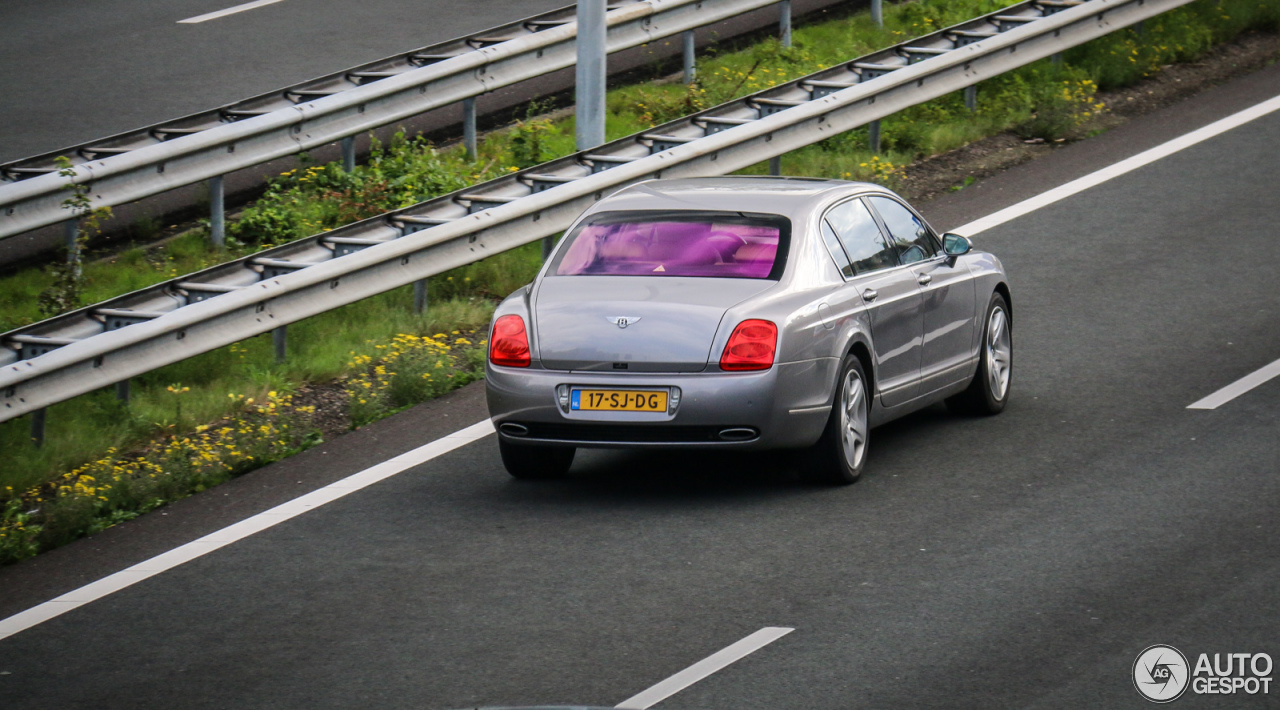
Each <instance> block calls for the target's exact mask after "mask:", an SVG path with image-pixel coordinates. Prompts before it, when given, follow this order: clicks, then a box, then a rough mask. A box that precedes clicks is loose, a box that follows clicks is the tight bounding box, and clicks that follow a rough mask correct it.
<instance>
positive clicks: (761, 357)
mask: <svg viewBox="0 0 1280 710" xmlns="http://www.w3.org/2000/svg"><path fill="white" fill-rule="evenodd" d="M777 346H778V326H776V325H774V324H773V323H771V322H769V321H767V320H756V319H752V320H744V321H742V322H741V323H739V324H738V327H737V328H734V329H733V335H730V336H729V342H728V343H727V344H726V345H725V346H724V354H723V355H721V356H720V369H722V370H733V371H742V370H768V369H769V368H771V367H773V354H774V350H775V349H776V348H777Z"/></svg>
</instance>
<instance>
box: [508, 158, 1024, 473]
mask: <svg viewBox="0 0 1280 710" xmlns="http://www.w3.org/2000/svg"><path fill="white" fill-rule="evenodd" d="M1011 306H1012V300H1011V298H1010V293H1009V286H1008V281H1007V279H1006V277H1005V272H1004V268H1003V267H1002V266H1001V264H1000V260H999V259H997V258H996V257H995V256H993V255H991V254H988V253H985V252H981V251H976V250H974V249H973V248H972V246H971V244H970V242H969V240H968V239H966V238H965V237H962V236H958V235H954V234H945V235H942V236H941V237H939V236H938V235H937V233H936V232H934V231H933V230H932V229H931V228H930V227H929V225H928V224H927V223H926V222H925V220H924V219H923V218H922V217H921V216H920V215H919V214H918V213H917V212H916V211H915V210H913V209H912V208H911V207H910V206H909V205H907V204H906V202H904V201H903V200H902V198H900V197H898V196H897V195H895V194H894V193H893V192H891V191H889V190H887V189H885V188H883V187H880V186H877V185H872V184H867V183H852V182H844V181H838V180H816V179H807V178H764V177H759V178H757V177H725V178H696V179H682V180H653V181H648V182H643V183H639V184H637V185H633V186H630V187H627V188H625V189H623V190H621V191H619V192H617V193H615V194H613V195H611V196H609V197H607V198H605V199H603V200H601V201H599V202H597V203H596V204H595V205H594V206H593V207H592V208H591V209H589V210H587V212H586V214H584V215H582V217H580V218H579V219H578V221H577V222H576V223H574V225H573V226H572V227H570V228H569V230H568V231H567V232H566V233H565V237H564V238H563V239H562V240H561V241H560V243H559V244H558V246H557V247H556V249H555V251H554V252H553V254H552V255H551V258H549V259H548V260H547V263H546V264H545V265H544V266H543V269H542V272H541V273H540V274H538V277H537V279H535V280H534V282H533V283H532V284H530V285H529V286H526V287H524V288H522V289H520V290H518V291H516V292H515V293H513V294H511V296H509V297H508V298H507V299H506V300H505V301H503V302H502V304H501V305H500V306H498V309H497V311H496V312H495V313H494V318H493V324H492V326H491V330H490V334H489V357H488V364H487V366H486V369H485V373H486V380H485V382H486V390H487V395H488V404H489V413H490V415H491V417H492V419H493V422H494V425H495V426H496V428H497V430H498V446H499V447H500V449H501V454H502V461H503V464H504V465H505V466H506V468H507V470H508V471H509V472H510V473H511V475H512V476H515V477H516V478H549V477H554V476H558V475H562V474H564V473H565V472H566V471H567V470H568V469H569V466H570V465H571V464H572V462H573V457H574V453H575V451H576V450H577V448H578V447H608V448H632V447H635V448H639V447H668V448H675V447H702V448H725V449H731V448H732V449H784V448H785V449H797V450H801V451H802V452H803V455H804V462H803V466H802V471H803V472H804V473H805V474H806V476H807V477H809V478H811V479H813V480H817V481H822V482H829V483H852V482H854V481H856V480H857V479H858V477H859V476H860V475H861V473H862V470H863V467H864V465H865V463H866V459H867V443H868V440H869V434H870V430H871V428H872V427H874V426H877V425H879V424H882V423H884V422H886V421H889V420H891V419H893V418H895V417H900V416H902V415H904V414H907V413H909V412H912V411H915V410H918V409H920V408H922V407H925V406H928V405H930V404H933V403H935V402H938V401H941V400H945V401H946V402H947V404H948V405H949V406H950V407H951V408H952V409H954V410H959V411H964V412H969V413H975V414H995V413H998V412H1000V411H1001V410H1002V409H1003V408H1004V406H1005V403H1006V402H1007V401H1008V398H1009V385H1010V379H1011V374H1012V369H1011V368H1012V362H1013V360H1012V356H1013V350H1012V344H1013V340H1012V326H1013V320H1012V308H1011Z"/></svg>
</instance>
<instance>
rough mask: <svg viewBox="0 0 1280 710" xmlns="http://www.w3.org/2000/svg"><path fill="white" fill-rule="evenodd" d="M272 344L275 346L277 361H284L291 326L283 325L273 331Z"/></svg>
mask: <svg viewBox="0 0 1280 710" xmlns="http://www.w3.org/2000/svg"><path fill="white" fill-rule="evenodd" d="M271 344H272V345H274V346H275V350H276V362H284V358H285V355H286V354H287V351H288V348H289V326H287V325H282V326H280V327H279V328H276V329H275V330H273V331H271Z"/></svg>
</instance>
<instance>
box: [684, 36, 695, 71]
mask: <svg viewBox="0 0 1280 710" xmlns="http://www.w3.org/2000/svg"><path fill="white" fill-rule="evenodd" d="M694 49H695V47H694V36H693V30H685V31H684V83H686V84H692V83H693V80H694V78H696V77H697V72H698V67H697V66H696V65H695V64H694V59H695V57H694Z"/></svg>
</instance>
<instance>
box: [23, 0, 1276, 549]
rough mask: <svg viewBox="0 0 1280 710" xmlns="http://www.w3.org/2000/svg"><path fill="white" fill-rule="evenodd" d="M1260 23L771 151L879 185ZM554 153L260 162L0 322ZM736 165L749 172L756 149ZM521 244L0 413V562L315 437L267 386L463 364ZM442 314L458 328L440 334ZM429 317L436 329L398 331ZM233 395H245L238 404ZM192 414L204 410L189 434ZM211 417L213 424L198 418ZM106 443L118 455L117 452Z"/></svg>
mask: <svg viewBox="0 0 1280 710" xmlns="http://www.w3.org/2000/svg"><path fill="white" fill-rule="evenodd" d="M1003 5H1004V3H1000V2H994V1H992V0H948V1H947V2H937V1H917V2H911V3H905V4H898V5H889V6H887V7H886V8H885V27H884V28H883V29H880V28H876V27H875V26H874V25H872V24H871V22H870V20H869V19H868V18H867V16H866V15H865V13H863V14H859V15H855V16H853V17H849V18H842V19H838V20H832V21H827V22H822V23H819V24H815V25H811V26H807V27H800V28H798V29H797V30H796V31H795V34H794V43H795V46H794V47H793V48H790V49H785V48H783V47H781V46H780V45H779V43H778V42H776V41H767V42H763V43H761V44H758V45H756V46H753V47H750V48H747V49H743V50H740V51H734V52H724V53H718V52H715V51H711V52H708V53H707V54H706V55H705V56H704V57H702V58H701V60H700V62H699V80H698V82H697V83H696V84H694V85H692V86H689V87H686V86H684V85H683V84H680V83H666V84H656V83H647V84H640V85H634V86H628V87H623V88H620V89H617V90H614V91H612V92H610V94H609V99H608V106H609V112H610V113H609V117H608V120H607V133H608V136H609V138H610V139H613V138H617V137H621V136H625V135H629V134H632V133H635V132H637V131H641V130H645V129H647V128H650V127H652V126H654V125H656V124H660V123H663V122H666V121H668V120H671V119H674V118H677V117H679V116H682V115H685V114H687V113H690V112H692V111H697V110H700V109H703V108H706V107H710V106H713V105H716V104H718V103H722V102H724V101H727V100H730V99H732V98H736V97H738V96H742V95H746V94H749V93H753V92H755V91H758V90H760V89H763V88H766V87H768V86H771V85H774V84H777V83H779V82H782V81H786V80H789V79H793V78H796V77H799V76H802V75H805V74H808V73H811V72H813V71H815V70H817V69H820V68H823V67H826V66H831V65H834V64H836V63H838V62H841V61H845V60H848V59H850V58H852V57H855V56H858V55H861V54H865V53H867V52H869V51H872V50H874V49H877V48H881V47H884V46H887V45H890V44H894V43H897V42H900V41H902V40H903V39H906V38H909V37H913V36H918V35H921V34H926V33H928V32H932V31H934V30H936V29H938V28H940V27H945V26H947V25H950V24H954V23H956V22H959V21H961V20H963V19H966V18H969V17H973V16H975V15H978V14H981V13H985V12H990V11H993V10H996V9H999V8H1000V7H1002V6H1003ZM1278 24H1280V0H1223V1H1222V2H1214V1H1213V0H1200V1H1199V2H1196V3H1193V4H1191V5H1189V6H1187V7H1185V8H1182V9H1179V10H1176V11H1174V12H1172V13H1168V14H1166V15H1164V16H1161V17H1158V18H1155V19H1152V20H1149V21H1147V23H1146V27H1145V29H1144V33H1143V34H1142V35H1139V34H1138V33H1137V32H1134V31H1121V32H1117V33H1114V34H1112V35H1111V36H1108V37H1105V38H1101V39H1099V40H1096V41H1094V42H1092V43H1090V44H1088V45H1085V46H1082V47H1078V48H1076V49H1074V50H1071V51H1069V52H1067V54H1066V61H1065V62H1064V64H1063V66H1062V67H1060V68H1055V67H1054V66H1052V65H1051V64H1050V63H1049V62H1040V63H1037V64H1036V65H1033V66H1030V67H1026V68H1023V69H1021V70H1019V71H1016V72H1011V73H1009V74H1006V75H1004V76H1001V77H998V78H995V79H992V80H989V81H987V82H984V83H983V84H982V85H980V87H979V102H978V110H977V111H973V112H971V111H968V110H967V109H965V108H964V106H963V101H962V98H961V96H960V95H959V94H955V95H951V96H947V97H943V98H941V99H938V100H936V101H932V102H930V103H928V104H924V105H921V106H917V107H913V108H911V109H908V110H906V111H903V112H901V113H899V114H897V115H895V116H893V117H890V118H888V119H885V120H884V121H883V125H882V136H883V137H882V147H883V151H882V152H881V153H880V154H879V155H874V156H873V155H872V154H871V153H870V152H869V151H868V150H867V146H866V142H867V136H866V130H865V129H859V130H855V131H852V132H850V133H848V134H845V135H841V136H835V137H832V138H829V139H827V140H825V141H823V142H822V143H820V144H817V145H814V146H810V147H808V148H804V149H801V150H798V151H795V152H793V153H791V154H789V155H787V156H785V157H784V158H783V162H782V164H783V170H784V172H785V173H787V174H797V175H812V176H826V177H841V178H851V179H869V180H873V181H877V182H882V183H888V184H890V185H892V184H893V183H894V182H895V180H896V178H897V175H898V170H899V168H900V166H902V165H904V164H906V163H909V162H911V161H913V160H916V159H918V158H920V157H923V156H927V155H931V154H935V153H939V152H943V151H946V150H950V149H952V148H956V147H959V146H962V145H964V144H966V143H968V142H971V141H973V140H976V139H978V138H981V137H984V136H988V135H992V134H995V133H999V132H1002V131H1006V130H1014V131H1017V132H1018V133H1019V134H1021V135H1024V136H1026V137H1039V138H1045V139H1049V140H1056V139H1059V138H1063V137H1075V136H1078V135H1082V134H1085V133H1087V132H1088V131H1089V122H1090V119H1091V117H1092V116H1093V115H1094V114H1095V113H1096V112H1097V111H1099V110H1100V109H1101V107H1100V106H1099V104H1098V103H1097V101H1096V99H1095V93H1096V91H1097V90H1099V89H1100V88H1102V89H1105V88H1112V87H1119V86H1124V85H1128V84H1130V83H1133V82H1135V81H1137V80H1138V79H1141V78H1142V77H1144V76H1146V75H1148V74H1150V73H1152V72H1154V71H1157V70H1158V69H1159V67H1160V66H1162V65H1165V64H1170V63H1174V62H1178V61H1188V60H1192V59H1194V58H1196V57H1197V56H1199V55H1200V54H1202V53H1203V52H1205V51H1206V50H1208V49H1209V48H1210V47H1212V46H1213V45H1214V44H1217V43H1219V42H1222V41H1225V40H1227V39H1230V38H1232V37H1234V36H1236V35H1237V34H1239V33H1240V32H1242V31H1245V30H1249V29H1271V30H1274V29H1275V28H1276V27H1277V25H1278ZM572 152H573V123H572V119H571V118H570V119H563V120H554V121H553V120H549V119H547V118H545V117H537V116H531V117H529V118H527V119H526V120H524V121H521V122H519V123H518V124H517V125H516V126H514V127H513V128H511V129H509V130H505V131H500V132H495V133H493V134H491V135H489V136H487V137H486V139H485V140H484V142H483V143H482V144H481V146H480V150H479V156H478V157H477V159H476V160H474V161H468V160H466V159H465V157H464V156H463V155H462V153H461V151H460V149H456V148H455V149H450V150H438V149H435V148H433V147H432V146H430V145H429V144H427V143H426V142H425V141H423V140H420V139H412V138H405V137H403V136H401V137H397V138H396V139H395V140H394V141H392V143H391V144H390V145H388V146H385V147H376V148H375V150H374V151H373V153H372V156H371V158H370V160H369V161H368V163H367V164H365V165H362V166H360V167H358V168H357V169H356V171H354V172H353V173H350V174H348V173H345V172H343V171H342V170H341V169H340V168H339V167H338V166H337V165H334V164H329V165H323V166H310V167H306V168H303V169H300V170H296V171H291V172H289V173H286V174H284V175H281V176H278V177H276V178H273V179H272V180H271V181H270V186H269V189H268V190H267V192H266V194H265V195H264V196H263V197H262V199H260V200H259V201H257V202H256V203H255V204H254V205H252V206H250V207H249V208H247V209H246V210H244V211H243V213H242V214H241V215H239V217H238V218H236V219H233V220H232V221H231V223H230V225H229V230H228V231H229V236H230V239H229V247H228V250H227V251H222V252H218V251H215V250H212V249H211V248H209V247H208V246H207V239H206V235H205V233H204V232H203V231H202V230H199V229H197V230H193V231H192V232H190V233H188V234H185V235H183V236H180V237H178V238H176V239H173V240H171V241H169V242H168V243H166V244H165V245H163V246H161V247H157V248H150V249H148V248H141V247H140V248H136V249H132V250H130V251H127V252H124V253H122V254H118V255H116V256H112V257H110V258H106V259H102V260H99V261H95V262H92V263H89V264H87V265H86V267H85V271H84V278H83V280H82V281H80V282H79V283H67V279H66V276H65V274H64V275H63V276H62V277H61V278H59V276H58V274H57V273H56V272H55V270H38V269H34V270H27V271H24V272H22V273H18V274H15V275H12V276H9V277H6V278H4V279H0V330H7V329H9V328H12V327H16V326H19V325H23V324H25V323H30V322H33V321H35V320H39V319H40V318H42V317H44V316H46V315H48V314H49V313H48V312H47V310H46V311H44V312H42V310H41V300H42V299H41V295H42V294H44V296H45V298H44V299H43V300H44V303H45V304H46V306H45V308H46V309H47V308H48V305H47V304H49V303H55V302H62V303H65V302H67V300H68V298H67V294H68V293H70V294H71V296H72V298H71V299H70V300H72V301H74V300H76V299H78V300H79V302H80V303H92V302H96V301H99V300H103V299H105V298H109V297H112V296H115V295H119V294H122V293H127V292H129V291H131V290H134V289H137V288H141V287H143V286H147V285H150V284H154V283H157V282H160V281H163V280H165V279H168V278H172V277H174V276H177V275H180V274H182V273H187V272H190V271H194V270H197V269H199V268H202V267H204V266H208V265H211V264H214V263H219V262H222V261H225V260H226V259H227V258H229V257H232V256H238V255H241V254H246V253H252V252H254V251H257V250H259V249H261V248H264V247H267V246H272V245H275V244H280V243H284V242H287V241H290V240H293V239H297V238H300V237H304V236H308V235H310V234H314V233H316V232H318V231H321V230H325V229H332V228H334V227H337V226H340V225H342V224H346V223H348V222H350V221H353V220H356V219H360V218H364V217H368V216H372V215H375V214H379V213H381V212H384V211H386V210H389V209H393V208H396V207H401V206H406V205H410V204H413V203H416V202H419V201H422V200H425V199H428V198H430V197H434V196H437V195H440V194H444V193H447V192H450V191H452V190H455V189H459V188H462V187H465V186H468V185H471V184H474V183H476V182H480V181H483V180H486V179H489V178H492V177H495V176H497V175H499V174H502V173H503V172H507V171H510V170H513V169H519V168H521V167H526V166H530V165H536V164H538V163H540V162H543V161H546V160H550V159H552V158H555V157H559V156H562V155H567V154H569V153H572ZM743 172H746V173H762V172H765V166H764V165H763V164H761V165H758V166H754V167H752V168H750V169H748V170H745V171H743ZM538 261H539V259H538V251H537V246H536V245H529V246H526V247H522V248H519V249H515V250H512V251H511V252H507V253H505V254H501V255H498V256H495V257H492V258H490V259H488V260H486V261H484V262H480V263H478V264H473V265H470V266H467V267H464V268H462V269H459V270H456V271H454V272H450V273H448V274H444V275H441V276H438V277H436V278H434V279H432V281H431V285H430V303H431V306H430V308H429V312H428V313H427V314H426V315H417V314H414V313H413V312H412V308H411V303H412V298H411V295H410V293H409V290H408V289H397V290H395V291H391V292H388V293H386V294H382V295H380V296H377V297H374V298H371V299H368V300H367V301H364V302H362V303H359V304H354V305H351V306H347V307H345V308H342V309H338V310H336V311H333V312H331V313H327V314H324V315H321V316H317V317H315V318H312V319H309V320H307V321H303V322H301V323H297V324H294V325H291V326H290V328H289V358H288V360H287V361H286V362H284V363H275V362H274V360H273V356H272V351H271V342H270V339H269V338H267V337H257V338H251V339H249V340H246V341H244V342H242V343H239V344H236V345H233V346H230V347H228V348H223V349H221V350H218V351H215V352H211V353H207V354H205V355H202V356H199V357H196V358H192V359H190V360H187V361H185V362H181V363H177V364H175V365H172V366H169V367H166V368H162V369H160V370H157V371H155V372H152V373H148V374H146V375H143V376H140V377H137V378H135V379H134V381H133V398H132V401H131V404H130V405H129V406H127V407H125V406H123V405H121V404H119V403H117V402H116V401H115V399H114V394H113V393H112V392H109V391H103V392H97V393H93V394H90V395H86V396H83V397H79V398H76V399H75V400H72V401H70V402H65V403H62V404H59V405H56V406H53V407H51V408H50V410H49V415H48V430H47V434H46V437H47V438H46V443H45V446H44V447H43V448H40V449H37V448H35V447H34V446H33V445H32V444H31V442H30V441H29V438H28V423H27V421H26V420H25V419H20V420H16V421H10V422H5V423H3V424H0V450H3V451H4V453H5V459H6V460H5V466H4V467H3V468H2V469H0V562H5V561H11V560H14V559H19V558H21V557H23V556H26V555H29V554H33V553H34V552H35V551H37V550H39V549H43V548H47V547H50V546H54V545H56V544H60V543H61V542H64V541H66V540H69V539H72V538H74V537H76V536H78V535H80V534H84V533H86V532H92V531H94V530H97V529H101V528H102V527H104V526H106V525H109V524H112V523H113V522H116V521H119V520H122V519H127V518H128V517H132V516H133V515H136V514H137V513H138V512H139V511H142V510H146V509H149V508H153V507H155V506H157V505H161V504H163V503H164V502H166V501H168V500H172V499H175V498H177V497H181V496H183V495H187V494H189V493H190V492H193V491H196V490H201V489H203V488H204V487H207V486H208V485H211V484H212V483H216V482H217V481H218V480H220V479H221V478H225V477H226V476H229V475H234V474H236V473H239V472H242V471H244V470H248V469H250V468H253V467H255V466H257V465H261V464H262V463H263V462H266V461H269V460H273V459H275V458H279V457H281V456H283V455H287V454H288V453H289V452H291V451H294V450H297V449H298V448H300V447H304V446H306V445H307V444H308V443H309V442H310V441H314V439H315V437H314V436H310V432H311V431H313V429H314V427H313V426H312V425H311V423H310V422H309V421H308V416H309V413H308V412H305V411H298V410H299V408H298V407H294V406H292V404H291V402H289V401H287V400H286V399H285V398H286V397H287V396H288V395H287V393H290V392H294V391H296V390H298V388H299V387H302V386H304V385H307V384H309V383H324V382H332V381H334V380H335V379H341V378H346V379H345V382H346V384H345V389H346V390H347V391H348V392H350V393H352V394H353V396H351V397H349V401H348V405H347V406H348V407H349V408H350V410H349V417H350V421H351V422H352V423H353V425H359V424H362V423H364V422H367V421H371V420H373V419H376V418H378V417H379V416H384V415H385V414H386V413H388V412H390V411H394V410H396V409H397V408H401V407H403V406H407V405H409V404H411V403H413V402H416V401H421V400H422V399H424V398H428V397H430V396H435V395H436V394H439V393H441V392H443V391H445V390H447V389H449V388H450V387H452V386H454V385H455V384H456V383H458V382H463V381H469V380H470V379H474V377H476V376H477V374H476V365H477V364H478V362H479V360H478V351H476V350H475V349H474V348H475V345H473V344H472V343H471V342H469V340H468V339H467V338H465V337H463V338H462V342H457V341H456V339H457V338H458V337H461V336H464V335H465V334H466V331H468V330H469V329H475V328H479V327H482V326H483V325H484V324H485V323H486V322H487V320H488V318H489V316H490V314H491V312H492V307H493V304H494V302H495V301H496V299H498V298H500V297H502V296H503V295H505V294H506V293H509V292H510V291H512V290H514V289H515V288H517V287H518V286H520V285H522V284H524V283H526V282H528V280H529V279H530V278H532V276H533V274H534V273H536V269H537V266H538ZM51 294H52V295H54V296H58V298H50V297H49V296H50V295H51ZM454 331H459V334H460V335H454V337H453V338H449V337H448V335H450V334H453V333H454ZM437 333H440V334H442V335H444V336H445V337H441V338H436V339H432V340H431V341H430V342H427V341H413V340H412V338H414V337H417V336H420V335H424V334H437ZM446 341H447V344H446ZM407 352H413V353H416V354H414V355H412V356H409V355H406V354H405V353H407ZM415 363H416V364H415ZM423 363H425V365H424V364H423ZM436 363H440V366H439V367H437V366H436ZM433 373H445V374H446V375H447V374H449V373H452V374H453V375H454V376H453V377H452V378H450V377H447V376H444V377H440V378H436V377H435V375H433ZM426 375H432V377H430V378H429V377H426ZM271 392H276V393H277V394H275V395H271V394H269V393H271ZM361 393H364V394H365V395H367V396H364V397H361V396H360V395H361ZM250 398H252V399H253V400H255V402H256V403H255V404H248V400H249V399H250ZM263 402H268V403H269V404H270V405H271V407H272V410H271V412H270V413H269V414H268V413H264V412H263V411H261V408H262V407H263V406H265V405H263V404H262V403H263ZM267 420H270V422H268V423H269V424H270V426H275V427H279V431H278V432H276V430H274V429H272V430H271V431H272V432H276V433H279V435H278V436H276V435H275V434H274V433H272V434H268V433H263V432H265V431H266V430H262V429H258V430H257V431H259V433H260V434H261V436H256V437H255V436H253V435H252V434H251V433H252V431H254V430H255V429H254V428H255V427H262V426H264V422H267ZM201 423H213V424H212V425H211V428H209V429H206V430H203V431H201V432H198V433H197V432H194V427H195V426H196V425H199V424H201ZM224 429H229V431H227V432H224V433H222V434H219V433H218V432H222V431H223V430H224ZM242 429H245V430H247V431H248V432H250V433H245V432H242V431H241V430H242ZM210 432H212V433H210ZM218 436H222V437H224V438H223V439H218V438H217V437H218ZM246 436H248V437H249V438H248V439H246V438H244V437H246ZM309 437H310V438H309ZM259 440H260V441H259ZM255 441H257V443H254V442H255ZM120 451H133V452H136V455H134V456H125V457H120V456H119V455H117V454H116V453H115V452H120ZM219 452H220V453H219ZM229 452H231V453H229ZM86 466H87V467H88V468H85V467H86ZM67 472H70V473H67ZM144 479H145V480H144ZM147 481H151V482H152V483H148V482H147Z"/></svg>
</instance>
